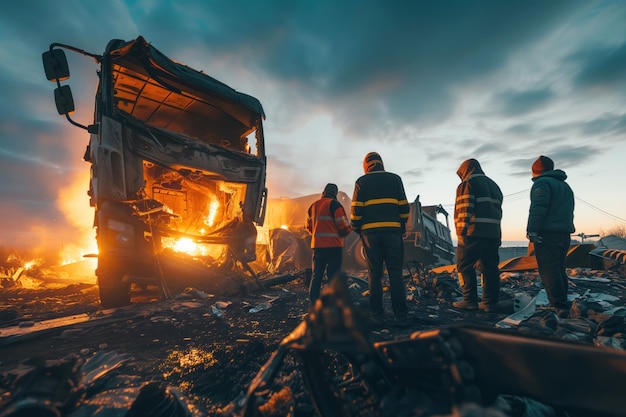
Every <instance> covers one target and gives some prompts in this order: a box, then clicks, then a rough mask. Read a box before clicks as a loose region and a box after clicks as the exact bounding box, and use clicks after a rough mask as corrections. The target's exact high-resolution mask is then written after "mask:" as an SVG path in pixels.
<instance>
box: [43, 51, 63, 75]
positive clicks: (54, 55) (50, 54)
mask: <svg viewBox="0 0 626 417" xmlns="http://www.w3.org/2000/svg"><path fill="white" fill-rule="evenodd" d="M41 58H42V59H43V69H44V71H45V72H46V78H47V79H48V81H54V82H56V81H65V80H67V79H68V78H70V67H69V66H68V65H67V58H66V57H65V52H64V51H63V50H62V49H52V50H50V51H46V52H44V53H43V54H41Z"/></svg>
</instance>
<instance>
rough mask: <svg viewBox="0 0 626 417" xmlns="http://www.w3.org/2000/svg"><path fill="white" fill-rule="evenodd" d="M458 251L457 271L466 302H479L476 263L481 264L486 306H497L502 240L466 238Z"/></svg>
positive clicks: (483, 300) (483, 299) (458, 247)
mask: <svg viewBox="0 0 626 417" xmlns="http://www.w3.org/2000/svg"><path fill="white" fill-rule="evenodd" d="M463 240H464V242H463V243H459V245H458V246H457V250H456V270H457V272H458V273H459V284H461V290H462V292H463V299H464V300H466V301H472V302H476V301H478V291H477V288H476V285H477V281H476V263H477V262H480V268H481V270H482V273H483V282H482V285H483V298H482V302H483V303H484V304H496V303H497V302H498V299H499V298H500V269H499V268H498V264H499V263H500V255H499V254H498V249H499V248H500V243H501V242H500V239H498V238H485V237H474V236H466V237H465V238H464V239H463Z"/></svg>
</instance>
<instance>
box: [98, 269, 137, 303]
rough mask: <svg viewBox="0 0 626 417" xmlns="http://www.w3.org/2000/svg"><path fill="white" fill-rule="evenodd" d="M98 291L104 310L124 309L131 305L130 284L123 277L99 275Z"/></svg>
mask: <svg viewBox="0 0 626 417" xmlns="http://www.w3.org/2000/svg"><path fill="white" fill-rule="evenodd" d="M98 289H99V291H100V305H101V306H102V308H116V307H123V306H127V305H129V304H130V283H129V282H124V281H123V280H122V276H121V275H114V274H111V275H108V274H107V275H99V276H98Z"/></svg>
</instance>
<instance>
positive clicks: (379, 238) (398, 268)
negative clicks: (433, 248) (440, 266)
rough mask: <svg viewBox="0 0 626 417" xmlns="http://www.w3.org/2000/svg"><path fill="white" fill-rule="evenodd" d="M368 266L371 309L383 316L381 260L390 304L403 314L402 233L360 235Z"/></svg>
mask: <svg viewBox="0 0 626 417" xmlns="http://www.w3.org/2000/svg"><path fill="white" fill-rule="evenodd" d="M361 239H362V241H363V247H364V248H365V256H366V257H367V265H368V269H369V290H370V313H371V314H372V315H375V316H382V315H383V312H384V309H383V284H382V278H383V264H384V266H386V267H387V273H388V275H389V291H390V293H391V308H392V310H393V314H394V315H395V316H396V317H405V316H406V315H407V312H408V307H407V304H406V288H405V286H404V279H403V277H402V264H403V262H404V244H403V243H402V235H401V234H400V233H399V232H398V233H394V232H382V233H370V234H363V235H361Z"/></svg>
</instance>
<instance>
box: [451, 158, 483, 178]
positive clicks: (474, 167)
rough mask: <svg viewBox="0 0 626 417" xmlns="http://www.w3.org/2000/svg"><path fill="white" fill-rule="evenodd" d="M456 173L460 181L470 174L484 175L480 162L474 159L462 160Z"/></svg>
mask: <svg viewBox="0 0 626 417" xmlns="http://www.w3.org/2000/svg"><path fill="white" fill-rule="evenodd" d="M456 174H457V175H458V176H459V178H460V179H461V181H465V180H467V179H468V178H469V177H471V176H472V175H476V174H482V175H485V173H484V172H483V169H482V168H481V167H480V164H479V163H478V161H477V160H475V159H467V160H465V161H463V163H462V164H461V166H459V169H458V170H457V171H456Z"/></svg>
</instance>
